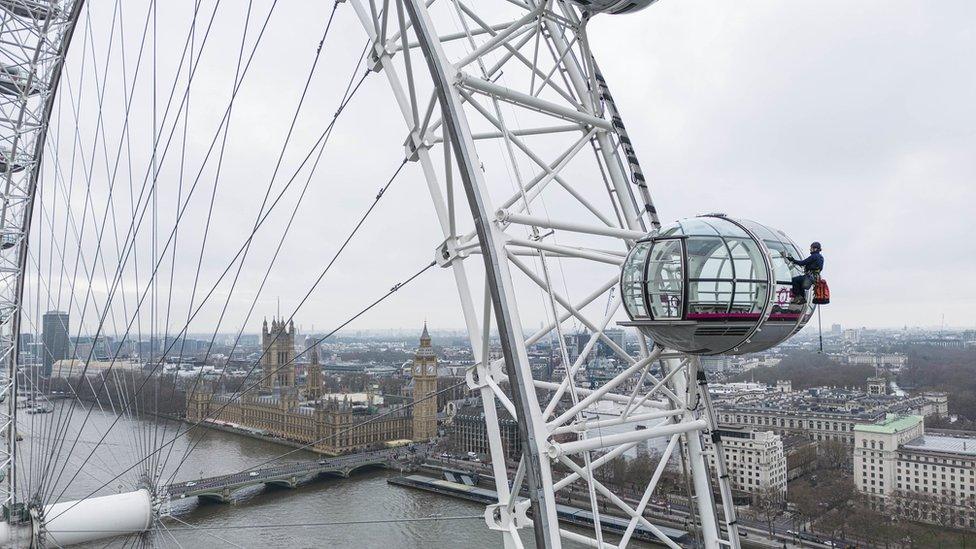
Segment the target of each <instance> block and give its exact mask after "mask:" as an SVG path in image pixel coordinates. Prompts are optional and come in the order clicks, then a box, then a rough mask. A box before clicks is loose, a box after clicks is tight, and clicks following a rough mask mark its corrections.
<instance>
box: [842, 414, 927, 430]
mask: <svg viewBox="0 0 976 549" xmlns="http://www.w3.org/2000/svg"><path fill="white" fill-rule="evenodd" d="M921 421H922V416H889V417H887V418H885V419H883V420H881V421H878V422H877V423H870V424H867V425H855V426H854V430H855V431H858V432H862V433H884V434H887V435H892V434H894V433H897V432H898V431H904V430H905V429H910V428H912V427H915V426H916V425H918V424H919V423H921Z"/></svg>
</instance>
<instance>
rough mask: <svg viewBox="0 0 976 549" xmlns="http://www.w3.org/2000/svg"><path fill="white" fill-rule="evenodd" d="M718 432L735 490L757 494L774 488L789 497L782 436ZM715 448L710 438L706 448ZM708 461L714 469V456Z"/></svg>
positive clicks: (728, 429)
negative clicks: (787, 494)
mask: <svg viewBox="0 0 976 549" xmlns="http://www.w3.org/2000/svg"><path fill="white" fill-rule="evenodd" d="M718 433H719V434H720V435H721V437H722V447H723V448H724V450H725V461H726V465H727V467H728V472H729V480H730V481H731V483H732V489H733V490H742V491H743V492H749V493H756V492H758V491H760V490H763V489H766V488H769V487H773V488H776V489H777V490H779V491H780V493H782V494H783V496H784V497H785V496H786V455H785V454H784V453H783V440H782V439H781V438H780V436H779V435H777V434H775V433H772V432H769V431H755V430H752V429H749V428H746V427H722V428H720V429H718ZM711 448H712V441H711V439H710V438H708V437H706V438H705V449H706V450H711ZM708 459H709V463H710V465H711V466H712V468H713V469H714V467H715V456H714V454H709V458H708Z"/></svg>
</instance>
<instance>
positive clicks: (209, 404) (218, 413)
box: [186, 318, 437, 455]
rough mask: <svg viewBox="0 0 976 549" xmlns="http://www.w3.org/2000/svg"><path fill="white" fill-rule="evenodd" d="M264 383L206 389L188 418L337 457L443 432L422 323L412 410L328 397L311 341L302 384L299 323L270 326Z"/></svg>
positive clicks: (433, 363) (265, 335) (193, 398)
mask: <svg viewBox="0 0 976 549" xmlns="http://www.w3.org/2000/svg"><path fill="white" fill-rule="evenodd" d="M261 341H262V349H263V351H264V352H263V354H262V356H261V366H262V370H261V380H260V383H259V384H253V383H252V385H257V386H256V387H255V388H254V389H251V390H248V391H246V392H244V393H243V394H240V393H233V394H231V393H215V392H214V391H213V390H212V389H211V388H209V387H201V388H200V389H199V390H197V391H193V392H189V393H188V394H187V408H186V409H187V412H186V413H187V421H191V422H205V423H212V424H216V425H222V426H227V427H235V428H242V429H245V430H249V431H254V432H256V433H260V434H266V435H270V436H274V437H279V438H283V439H287V440H290V441H293V442H298V443H301V444H304V445H309V448H310V449H312V450H314V451H316V452H319V453H323V454H329V455H336V454H343V453H348V452H355V451H359V450H363V449H367V448H369V447H370V446H371V445H374V444H376V443H383V442H388V441H393V440H414V441H427V440H430V439H432V438H434V437H435V436H436V435H437V398H436V397H434V396H433V395H434V394H435V392H436V391H437V357H436V355H435V354H434V349H433V347H432V346H431V339H430V334H429V333H428V332H427V326H426V324H425V325H424V330H423V333H422V334H421V336H420V346H419V347H418V349H417V352H416V355H415V356H414V360H413V364H412V367H411V375H412V384H413V391H412V395H413V397H412V398H413V401H412V405H399V406H395V407H374V406H373V405H372V398H370V399H369V400H370V401H369V402H367V403H366V406H365V407H364V406H361V405H359V406H354V403H352V402H350V401H349V399H348V398H347V397H339V396H336V395H331V396H330V395H326V394H325V393H324V391H323V384H322V381H323V380H322V368H321V365H320V364H319V359H318V352H317V350H316V349H315V346H314V343H313V342H312V340H311V339H310V338H306V340H305V348H306V353H305V354H307V355H308V357H309V362H308V365H307V373H306V376H305V382H304V383H302V384H299V383H296V378H297V376H296V375H295V374H296V366H297V365H296V363H295V324H294V322H288V323H286V322H285V321H284V319H277V318H275V319H272V321H271V325H270V326H269V325H268V321H267V320H265V321H264V325H263V327H262V330H261Z"/></svg>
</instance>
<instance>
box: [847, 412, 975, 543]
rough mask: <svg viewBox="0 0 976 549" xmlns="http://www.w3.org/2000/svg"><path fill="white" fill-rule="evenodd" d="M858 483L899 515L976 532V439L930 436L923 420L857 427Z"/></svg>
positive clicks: (904, 419) (915, 418) (890, 420)
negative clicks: (926, 431)
mask: <svg viewBox="0 0 976 549" xmlns="http://www.w3.org/2000/svg"><path fill="white" fill-rule="evenodd" d="M854 483H855V486H857V489H858V490H859V491H860V492H862V493H864V494H867V495H868V496H870V497H871V499H872V500H873V501H874V502H875V505H876V506H877V507H879V508H883V509H885V510H887V511H888V512H890V513H892V514H893V515H898V516H901V517H904V518H908V519H912V520H918V521H922V522H930V523H933V524H940V525H944V526H954V527H957V528H970V529H976V437H967V436H961V435H960V436H950V435H949V434H945V433H942V432H940V433H930V434H926V433H925V426H924V423H923V420H922V417H921V416H889V417H888V418H886V419H884V420H882V421H879V422H877V423H875V424H870V425H857V426H855V427H854Z"/></svg>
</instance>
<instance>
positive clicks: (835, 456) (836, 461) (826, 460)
mask: <svg viewBox="0 0 976 549" xmlns="http://www.w3.org/2000/svg"><path fill="white" fill-rule="evenodd" d="M817 460H818V462H819V463H818V465H819V466H820V468H821V469H827V470H843V469H847V468H849V467H850V466H851V450H850V448H849V447H848V446H846V445H845V444H844V443H843V442H841V441H839V440H824V441H822V442H820V443H819V445H818V456H817Z"/></svg>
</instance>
